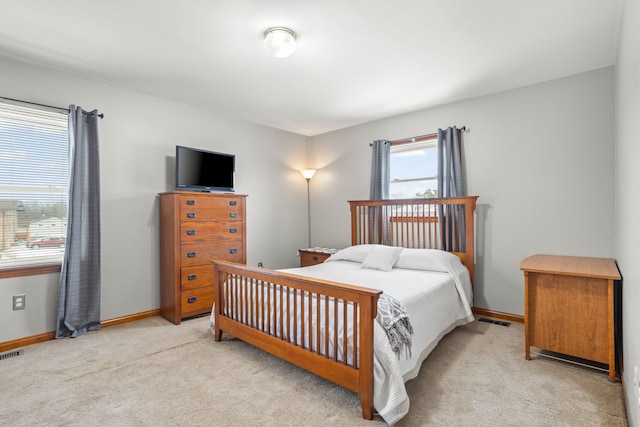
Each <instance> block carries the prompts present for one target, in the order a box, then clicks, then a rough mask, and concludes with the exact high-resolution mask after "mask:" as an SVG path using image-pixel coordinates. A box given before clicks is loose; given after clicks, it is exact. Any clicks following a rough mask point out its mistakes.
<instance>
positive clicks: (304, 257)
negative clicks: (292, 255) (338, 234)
mask: <svg viewBox="0 0 640 427" xmlns="http://www.w3.org/2000/svg"><path fill="white" fill-rule="evenodd" d="M336 252H337V249H329V248H308V249H298V253H299V254H300V267H307V266H310V265H316V264H321V263H323V262H324V260H326V259H327V258H329V257H330V256H331V254H334V253H336Z"/></svg>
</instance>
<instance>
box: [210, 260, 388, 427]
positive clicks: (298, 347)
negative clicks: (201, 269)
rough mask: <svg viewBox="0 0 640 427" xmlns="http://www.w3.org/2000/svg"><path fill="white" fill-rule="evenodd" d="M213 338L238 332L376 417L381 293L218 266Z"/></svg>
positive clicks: (243, 267) (239, 266) (226, 264)
mask: <svg viewBox="0 0 640 427" xmlns="http://www.w3.org/2000/svg"><path fill="white" fill-rule="evenodd" d="M213 266H214V294H215V297H214V298H215V304H214V305H215V307H214V320H215V331H214V334H215V340H216V341H220V340H221V338H222V333H223V332H225V333H228V334H230V335H233V336H235V337H237V338H239V339H241V340H243V341H245V342H247V343H249V344H252V345H254V346H256V347H258V348H260V349H262V350H264V351H267V352H269V353H271V354H273V355H274V356H277V357H279V358H281V359H284V360H286V361H288V362H290V363H293V364H294V365H297V366H299V367H300V368H303V369H306V370H308V371H310V372H312V373H314V374H316V375H318V376H320V377H323V378H325V379H327V380H329V381H331V382H333V383H336V384H338V385H341V386H342V387H345V388H347V389H349V390H352V391H354V392H356V393H358V394H359V395H360V403H361V405H362V414H363V416H364V418H366V419H373V330H374V323H373V322H374V321H375V318H376V315H377V304H378V298H379V296H380V294H382V292H381V291H377V290H373V289H368V288H363V287H359V286H353V285H347V284H341V283H336V282H331V281H326V280H318V279H312V278H309V277H303V276H298V275H294V274H290V273H284V272H278V271H274V270H268V269H263V268H255V267H250V266H246V265H242V264H237V263H231V262H224V261H213Z"/></svg>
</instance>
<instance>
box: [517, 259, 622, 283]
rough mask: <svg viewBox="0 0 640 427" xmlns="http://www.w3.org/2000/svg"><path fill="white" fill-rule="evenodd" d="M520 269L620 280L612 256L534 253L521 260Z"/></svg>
mask: <svg viewBox="0 0 640 427" xmlns="http://www.w3.org/2000/svg"><path fill="white" fill-rule="evenodd" d="M520 270H523V271H531V272H537V273H551V274H565V275H570V276H585V277H594V278H602V279H613V280H620V279H621V277H620V271H618V267H617V265H616V262H615V261H614V260H613V259H610V258H590V257H576V256H561V255H533V256H530V257H528V258H525V259H523V260H522V261H521V262H520Z"/></svg>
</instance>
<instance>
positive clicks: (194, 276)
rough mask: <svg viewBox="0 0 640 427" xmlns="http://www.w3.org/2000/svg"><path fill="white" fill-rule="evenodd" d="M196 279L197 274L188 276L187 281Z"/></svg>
mask: <svg viewBox="0 0 640 427" xmlns="http://www.w3.org/2000/svg"><path fill="white" fill-rule="evenodd" d="M197 278H198V275H197V274H189V275H188V276H187V279H188V280H196V279H197Z"/></svg>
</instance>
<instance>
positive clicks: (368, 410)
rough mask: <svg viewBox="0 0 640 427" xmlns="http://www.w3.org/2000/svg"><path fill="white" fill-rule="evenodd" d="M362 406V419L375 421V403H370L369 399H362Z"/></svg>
mask: <svg viewBox="0 0 640 427" xmlns="http://www.w3.org/2000/svg"><path fill="white" fill-rule="evenodd" d="M360 405H361V406H362V417H363V418H364V419H365V420H372V419H373V402H370V401H368V399H364V398H362V397H361V398H360Z"/></svg>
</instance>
